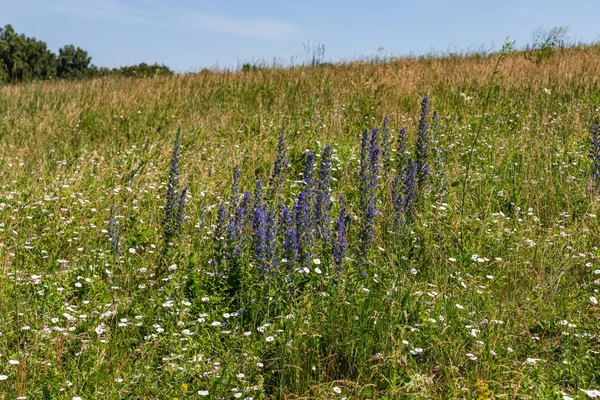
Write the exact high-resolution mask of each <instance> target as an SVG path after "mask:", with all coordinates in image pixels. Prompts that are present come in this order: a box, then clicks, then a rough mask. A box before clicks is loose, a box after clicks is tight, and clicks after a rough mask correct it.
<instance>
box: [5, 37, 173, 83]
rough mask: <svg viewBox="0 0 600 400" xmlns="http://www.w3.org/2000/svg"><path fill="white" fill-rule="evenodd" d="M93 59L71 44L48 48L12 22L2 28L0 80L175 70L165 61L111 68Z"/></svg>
mask: <svg viewBox="0 0 600 400" xmlns="http://www.w3.org/2000/svg"><path fill="white" fill-rule="evenodd" d="M91 60H92V58H91V57H90V56H89V55H88V52H87V51H85V50H83V49H82V48H80V47H75V46H74V45H71V44H69V45H66V46H64V47H62V48H60V49H59V51H58V55H55V54H54V53H52V52H51V51H50V50H48V48H47V46H46V43H45V42H43V41H40V40H36V39H35V38H30V37H27V36H25V35H23V34H17V33H16V32H15V30H14V28H13V27H12V26H11V25H6V26H5V27H4V28H0V83H19V82H29V81H34V80H49V79H55V78H58V79H82V78H96V77H106V76H109V75H118V76H128V77H148V76H155V75H172V74H173V71H171V70H170V69H169V67H167V66H166V65H158V64H152V65H148V64H146V63H141V64H138V65H131V66H124V67H121V68H113V69H109V68H104V67H97V66H95V65H93V64H91Z"/></svg>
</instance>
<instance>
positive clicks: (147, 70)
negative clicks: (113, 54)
mask: <svg viewBox="0 0 600 400" xmlns="http://www.w3.org/2000/svg"><path fill="white" fill-rule="evenodd" d="M112 72H113V74H116V75H123V76H129V77H138V78H144V77H149V76H155V75H172V74H173V71H171V70H170V69H169V67H167V66H166V65H159V64H152V65H148V64H146V63H141V64H138V65H131V66H126V67H121V68H115V69H113V71H112Z"/></svg>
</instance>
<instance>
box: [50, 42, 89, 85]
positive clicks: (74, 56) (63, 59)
mask: <svg viewBox="0 0 600 400" xmlns="http://www.w3.org/2000/svg"><path fill="white" fill-rule="evenodd" d="M91 60H92V58H91V57H89V56H88V53H87V51H85V50H83V49H82V48H80V47H77V48H75V46H73V45H72V44H70V45H67V46H65V47H62V48H61V49H59V50H58V58H57V62H58V68H57V70H58V77H59V78H63V79H70V78H71V79H72V78H82V77H84V76H85V75H86V74H87V73H88V71H89V68H90V61H91Z"/></svg>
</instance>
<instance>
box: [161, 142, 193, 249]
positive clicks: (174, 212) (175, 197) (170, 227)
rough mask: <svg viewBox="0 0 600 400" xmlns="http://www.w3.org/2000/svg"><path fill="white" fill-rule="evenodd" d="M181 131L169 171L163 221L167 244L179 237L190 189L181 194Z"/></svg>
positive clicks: (175, 143) (174, 147)
mask: <svg viewBox="0 0 600 400" xmlns="http://www.w3.org/2000/svg"><path fill="white" fill-rule="evenodd" d="M180 132H181V131H178V132H177V137H176V138H175V142H174V143H173V152H172V154H171V168H170V169H169V180H168V182H167V198H166V204H165V209H164V211H165V216H164V218H163V220H162V223H163V229H164V236H163V239H164V241H165V243H169V242H171V240H172V239H173V238H174V237H176V236H177V235H179V233H180V232H181V226H182V224H183V220H184V219H185V204H186V196H187V192H188V189H187V188H184V189H183V190H182V191H181V192H179V186H180V183H179V175H180V158H181V142H180V138H181V133H180Z"/></svg>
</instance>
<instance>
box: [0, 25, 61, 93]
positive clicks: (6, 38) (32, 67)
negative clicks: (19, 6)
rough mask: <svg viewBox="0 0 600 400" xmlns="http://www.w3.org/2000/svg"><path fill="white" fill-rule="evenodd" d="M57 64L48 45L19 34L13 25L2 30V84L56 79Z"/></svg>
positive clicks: (0, 70) (0, 48)
mask: <svg viewBox="0 0 600 400" xmlns="http://www.w3.org/2000/svg"><path fill="white" fill-rule="evenodd" d="M56 72H57V63H56V57H55V56H54V54H53V53H52V52H51V51H50V50H48V49H47V47H46V43H45V42H42V41H39V40H36V39H35V38H30V37H26V36H25V35H23V34H20V35H19V34H17V33H16V32H15V30H14V29H13V27H12V26H11V25H6V26H5V27H4V28H0V82H21V81H29V80H34V79H51V78H54V77H56Z"/></svg>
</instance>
